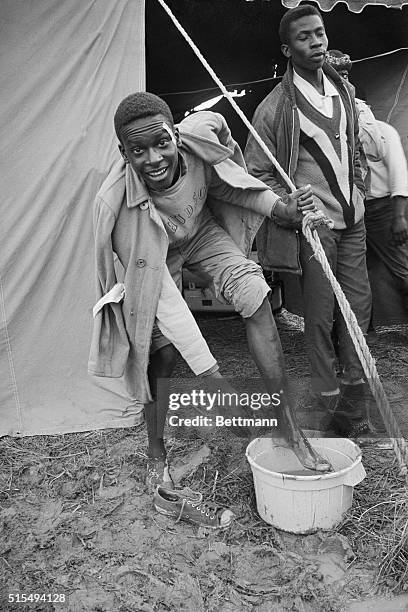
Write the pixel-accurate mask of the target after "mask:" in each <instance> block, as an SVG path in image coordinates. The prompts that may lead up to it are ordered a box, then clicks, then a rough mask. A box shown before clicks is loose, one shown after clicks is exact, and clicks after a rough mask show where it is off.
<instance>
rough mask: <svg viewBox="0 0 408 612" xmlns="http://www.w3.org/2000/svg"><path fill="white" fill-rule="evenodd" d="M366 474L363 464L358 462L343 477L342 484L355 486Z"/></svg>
mask: <svg viewBox="0 0 408 612" xmlns="http://www.w3.org/2000/svg"><path fill="white" fill-rule="evenodd" d="M366 476H367V474H366V471H365V469H364V466H363V464H362V463H361V461H360V463H358V464H357V465H356V466H355V467H354V469H352V470H350V471H349V472H348V474H346V477H345V479H344V484H345V485H346V486H347V487H355V486H356V485H358V484H359V483H360V482H361V481H362V480H364V478H365V477H366Z"/></svg>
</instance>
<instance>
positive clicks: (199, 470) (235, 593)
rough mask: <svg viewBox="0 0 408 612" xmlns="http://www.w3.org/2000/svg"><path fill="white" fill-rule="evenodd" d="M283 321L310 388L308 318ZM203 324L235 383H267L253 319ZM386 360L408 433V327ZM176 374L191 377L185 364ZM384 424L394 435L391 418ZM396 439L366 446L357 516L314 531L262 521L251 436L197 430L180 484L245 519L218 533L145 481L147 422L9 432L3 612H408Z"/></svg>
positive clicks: (381, 345) (183, 450)
mask: <svg viewBox="0 0 408 612" xmlns="http://www.w3.org/2000/svg"><path fill="white" fill-rule="evenodd" d="M277 320H278V325H279V329H280V333H281V338H282V343H283V346H284V350H285V354H286V359H287V366H288V370H289V374H290V375H291V377H292V378H293V379H294V380H297V381H298V384H299V388H300V389H301V390H302V389H306V387H307V382H308V372H307V365H306V359H305V355H304V344H303V336H302V330H301V322H300V319H298V318H297V317H294V316H292V315H285V314H284V315H281V316H279V317H278V318H277ZM199 322H200V325H201V327H202V329H203V331H204V334H205V336H206V337H207V339H208V341H209V343H210V345H211V348H212V349H213V352H214V354H215V355H216V356H217V358H218V359H219V362H220V364H221V367H222V371H223V373H224V374H225V375H226V376H229V377H231V378H237V377H242V376H245V377H248V378H250V377H251V376H253V377H256V376H257V372H256V368H255V366H254V365H253V363H252V361H251V360H250V359H249V358H248V355H247V350H246V343H245V333H244V328H243V326H242V323H241V321H240V320H239V318H237V317H234V316H224V317H217V316H209V315H206V316H201V317H200V318H199ZM372 353H373V355H374V357H375V358H376V360H377V367H378V369H379V372H380V375H381V376H382V379H383V383H384V387H385V389H386V391H387V394H388V397H389V399H390V403H391V406H392V409H393V411H394V413H395V415H396V416H397V419H398V422H399V425H400V427H401V429H402V430H403V432H404V434H405V435H406V436H408V417H407V414H408V412H407V397H408V395H407V394H406V392H405V389H406V385H407V378H408V376H407V363H408V326H400V327H392V328H379V330H378V337H377V339H376V341H375V343H374V344H373V345H372ZM176 374H177V376H178V377H180V378H182V377H185V376H189V375H188V373H187V370H186V368H185V366H184V365H183V364H182V363H180V364H179V366H178V369H177V373H176ZM300 404H301V402H300ZM300 417H302V413H301V414H300ZM374 420H375V421H376V424H377V426H380V427H381V419H380V417H379V415H378V414H376V415H375V416H374ZM170 434H171V435H172V436H173V432H170ZM384 438H385V434H383V436H381V442H379V441H378V440H377V441H376V442H375V443H374V444H370V445H367V446H364V447H363V463H364V465H365V468H366V471H367V477H366V479H365V480H364V481H363V482H362V483H361V484H360V485H358V486H357V487H356V489H355V494H354V503H353V508H352V509H351V510H350V511H349V513H348V514H347V515H346V516H345V518H344V520H343V522H342V523H341V524H340V525H339V526H338V527H337V528H336V529H335V530H333V531H332V532H318V533H315V534H311V535H306V536H296V535H291V534H287V533H284V532H282V531H279V530H277V529H275V528H273V527H271V526H269V525H267V524H266V523H264V522H263V521H262V520H261V519H260V518H259V515H258V514H257V511H256V501H255V496H254V490H253V481H252V475H251V472H250V468H249V466H248V464H247V462H246V459H245V456H244V451H245V446H246V441H245V440H244V439H239V438H237V437H235V436H234V435H231V434H230V433H228V432H225V431H222V432H216V433H214V432H211V434H210V435H207V436H206V435H203V433H202V432H199V431H196V430H194V429H192V428H190V429H187V428H186V429H185V430H182V431H180V432H179V433H178V435H177V436H176V437H171V438H170V440H169V448H170V456H171V459H172V463H173V465H174V467H175V473H176V476H177V479H178V482H179V484H181V485H189V486H190V487H192V488H199V489H200V490H201V491H202V492H203V493H204V494H205V495H206V496H207V497H209V498H210V499H213V500H215V501H217V502H219V503H220V504H223V505H226V504H228V505H229V506H230V507H231V508H232V509H233V510H234V512H235V513H236V515H237V520H236V521H235V523H234V524H233V526H232V527H231V528H230V529H229V530H228V531H226V532H218V533H212V534H207V533H205V532H204V531H203V530H201V529H198V528H197V527H195V526H192V525H189V524H187V523H177V524H175V523H174V521H173V520H171V519H168V518H166V517H163V516H161V515H158V514H156V513H154V511H153V509H152V504H151V499H150V497H149V496H148V495H147V494H146V491H145V487H144V484H143V480H144V473H145V472H144V468H145V458H144V451H145V440H146V434H145V430H144V427H143V426H142V427H141V428H138V429H126V430H110V431H103V432H89V433H82V434H70V435H64V436H53V437H51V436H42V437H36V438H25V439H10V438H3V439H2V440H0V453H1V464H0V491H1V502H0V531H1V539H0V583H1V591H0V610H1V611H2V612H3V611H4V612H6V611H9V610H10V611H15V610H21V611H25V610H38V611H39V610H41V611H49V610H69V611H72V612H81V611H84V612H85V611H86V612H90V611H92V612H93V611H95V612H116V611H118V612H127V611H132V612H153V611H157V612H159V611H160V612H162V611H175V612H179V611H180V612H181V611H194V612H201V611H203V612H204V611H211V612H241V611H242V612H246V611H248V612H249V611H253V612H278V611H279V612H280V611H284V610H296V611H299V612H303V611H305V612H311V611H313V612H320V611H322V612H331V611H333V612H335V611H340V610H353V612H354V611H355V610H359V609H361V610H369V609H381V610H382V611H385V610H390V611H391V610H408V596H407V595H406V593H404V591H405V590H406V589H408V579H407V575H406V572H407V567H408V536H407V534H406V531H407V530H408V503H407V495H406V489H405V480H404V478H403V477H402V476H398V466H397V465H396V463H395V460H394V453H393V451H392V450H390V445H389V444H387V441H386V440H384ZM404 521H405V522H404ZM404 529H405V531H404ZM404 534H405V535H404ZM17 593H20V594H22V593H24V594H26V595H28V594H29V593H35V594H38V595H41V594H46V595H47V598H48V594H50V595H54V594H55V595H58V594H61V595H63V596H64V597H65V602H60V603H51V602H48V601H45V602H41V601H39V602H38V603H35V602H27V603H23V602H21V603H16V602H15V603H9V596H10V595H13V594H17ZM374 596H377V598H378V597H379V596H381V597H383V598H385V599H376V600H373V599H370V598H373V597H374ZM367 598H369V602H368V603H367V602H365V603H363V600H366V599H367ZM60 599H61V598H60ZM353 602H354V603H353ZM375 602H377V603H375ZM375 605H377V606H379V607H378V608H375ZM353 606H354V607H353ZM364 606H365V607H364ZM367 606H368V607H367ZM387 606H391V607H387Z"/></svg>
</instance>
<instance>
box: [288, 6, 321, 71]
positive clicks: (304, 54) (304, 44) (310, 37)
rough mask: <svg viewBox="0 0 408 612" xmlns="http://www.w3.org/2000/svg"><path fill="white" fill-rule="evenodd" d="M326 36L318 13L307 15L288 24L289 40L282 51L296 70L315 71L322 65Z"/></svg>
mask: <svg viewBox="0 0 408 612" xmlns="http://www.w3.org/2000/svg"><path fill="white" fill-rule="evenodd" d="M327 45H328V41H327V36H326V32H325V29H324V25H323V23H322V20H321V19H320V17H319V16H318V15H307V16H305V17H301V18H300V19H297V20H296V21H293V22H292V23H291V24H290V26H289V42H288V44H283V45H282V52H283V54H284V55H285V56H286V57H288V58H289V57H290V58H292V63H293V65H294V67H295V68H296V70H297V72H299V73H302V72H304V71H305V72H315V71H316V70H318V69H319V68H321V67H322V66H323V63H324V58H325V53H326V51H327Z"/></svg>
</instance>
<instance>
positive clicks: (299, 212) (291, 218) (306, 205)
mask: <svg viewBox="0 0 408 612" xmlns="http://www.w3.org/2000/svg"><path fill="white" fill-rule="evenodd" d="M316 210H317V208H316V206H315V204H314V202H313V191H312V188H311V187H310V185H306V186H305V187H300V188H299V189H296V191H294V192H293V193H288V194H287V195H285V196H283V198H282V202H279V201H278V202H277V204H276V207H275V210H274V216H276V217H278V219H281V220H282V221H284V222H286V223H290V224H293V225H301V224H302V220H303V216H304V215H305V214H306V213H307V212H309V211H312V212H315V211H316Z"/></svg>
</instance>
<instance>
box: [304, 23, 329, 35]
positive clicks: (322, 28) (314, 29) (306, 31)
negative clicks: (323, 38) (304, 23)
mask: <svg viewBox="0 0 408 612" xmlns="http://www.w3.org/2000/svg"><path fill="white" fill-rule="evenodd" d="M317 30H323V31H325V29H324V26H323V25H319V26H318V27H317V28H312V29H311V30H299V32H298V33H297V36H299V34H309V32H317Z"/></svg>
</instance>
